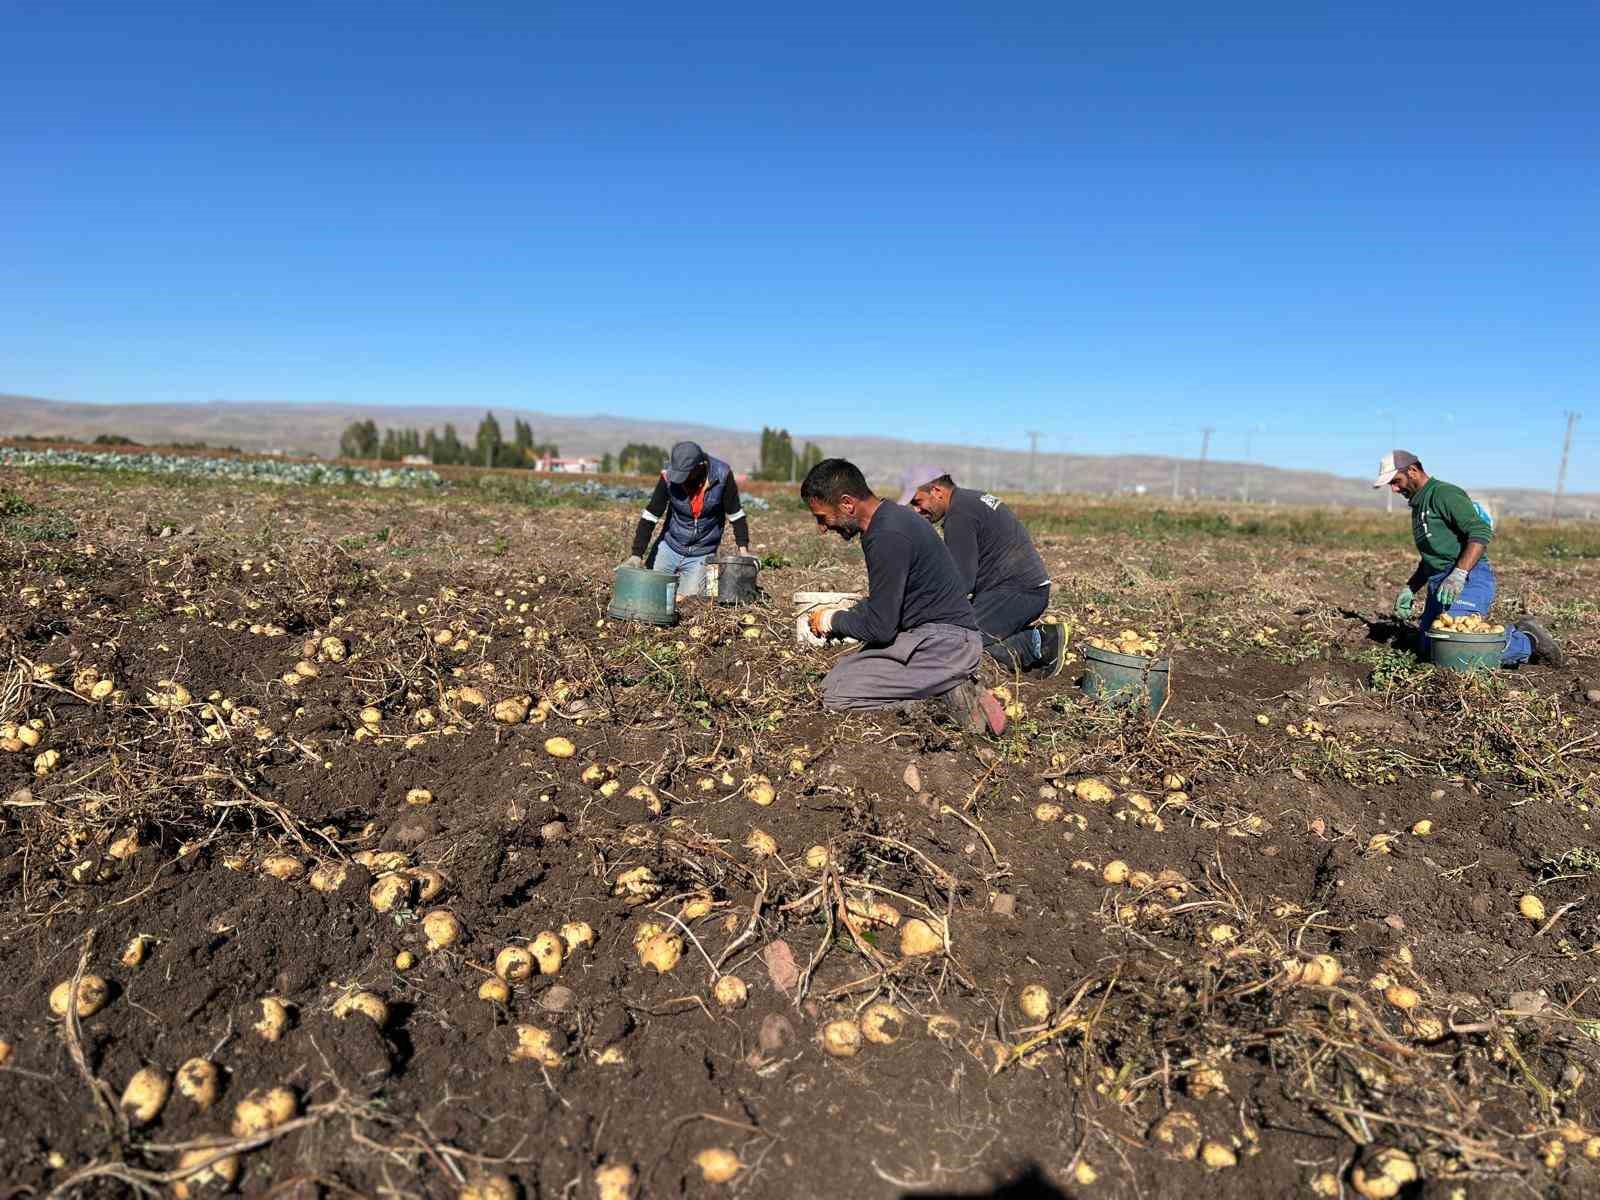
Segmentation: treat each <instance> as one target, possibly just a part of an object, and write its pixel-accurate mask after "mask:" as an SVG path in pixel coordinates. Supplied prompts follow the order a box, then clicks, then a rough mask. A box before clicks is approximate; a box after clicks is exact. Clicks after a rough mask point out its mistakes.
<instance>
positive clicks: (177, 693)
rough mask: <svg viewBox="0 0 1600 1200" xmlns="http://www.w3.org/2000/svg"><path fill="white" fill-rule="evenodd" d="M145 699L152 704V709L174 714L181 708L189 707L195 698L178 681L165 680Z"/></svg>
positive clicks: (146, 695)
mask: <svg viewBox="0 0 1600 1200" xmlns="http://www.w3.org/2000/svg"><path fill="white" fill-rule="evenodd" d="M144 698H145V699H146V700H148V701H149V702H150V706H151V707H152V708H159V709H163V710H165V711H168V712H174V711H176V710H178V709H180V708H186V707H188V705H189V703H190V702H191V701H192V700H193V699H194V696H193V695H192V694H191V693H190V691H189V689H188V688H186V687H184V686H183V684H181V683H178V682H177V681H176V680H172V679H163V680H161V681H160V682H158V683H157V684H156V686H155V688H154V689H152V690H151V691H148V692H146V693H145V694H144Z"/></svg>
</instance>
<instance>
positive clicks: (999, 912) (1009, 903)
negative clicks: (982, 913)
mask: <svg viewBox="0 0 1600 1200" xmlns="http://www.w3.org/2000/svg"><path fill="white" fill-rule="evenodd" d="M989 911H990V912H992V913H994V915H995V916H997V917H1014V916H1016V915H1017V898H1016V897H1015V896H1013V895H1012V894H1011V893H1010V892H1001V893H1000V894H999V895H997V896H996V897H995V898H994V899H993V900H991V901H989Z"/></svg>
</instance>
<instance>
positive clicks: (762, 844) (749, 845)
mask: <svg viewBox="0 0 1600 1200" xmlns="http://www.w3.org/2000/svg"><path fill="white" fill-rule="evenodd" d="M744 848H745V849H746V850H748V851H750V853H752V854H754V855H755V856H756V857H757V858H771V857H772V856H773V855H774V854H776V853H777V852H778V839H777V838H775V837H773V836H772V835H771V834H770V833H768V832H766V830H764V829H752V830H751V831H750V836H749V837H747V838H745V840H744Z"/></svg>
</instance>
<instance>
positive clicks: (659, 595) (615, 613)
mask: <svg viewBox="0 0 1600 1200" xmlns="http://www.w3.org/2000/svg"><path fill="white" fill-rule="evenodd" d="M606 616H608V617H611V618H613V619H614V620H618V621H643V622H645V623H646V624H649V625H671V624H674V623H675V622H676V621H677V619H678V577H677V576H676V575H669V574H667V573H666V572H665V571H650V570H646V569H645V568H644V567H618V568H617V571H616V575H615V576H614V577H613V581H612V585H611V603H610V604H608V605H606Z"/></svg>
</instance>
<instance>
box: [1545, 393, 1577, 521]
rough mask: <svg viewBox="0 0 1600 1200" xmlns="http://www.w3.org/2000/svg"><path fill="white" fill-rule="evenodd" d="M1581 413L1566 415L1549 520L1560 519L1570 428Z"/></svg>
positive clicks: (1569, 445) (1565, 479) (1570, 448)
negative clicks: (1565, 433) (1559, 467)
mask: <svg viewBox="0 0 1600 1200" xmlns="http://www.w3.org/2000/svg"><path fill="white" fill-rule="evenodd" d="M1581 416H1583V414H1582V413H1575V412H1570V411H1569V412H1568V413H1567V436H1566V437H1565V438H1563V439H1562V441H1561V469H1560V470H1558V471H1557V472H1556V494H1555V495H1554V496H1552V497H1551V498H1550V519H1551V520H1552V521H1557V520H1560V519H1561V493H1562V492H1564V491H1566V490H1567V456H1568V455H1570V454H1571V453H1572V427H1573V426H1574V425H1576V424H1577V423H1578V418H1579V417H1581Z"/></svg>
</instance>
